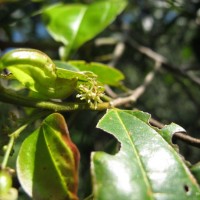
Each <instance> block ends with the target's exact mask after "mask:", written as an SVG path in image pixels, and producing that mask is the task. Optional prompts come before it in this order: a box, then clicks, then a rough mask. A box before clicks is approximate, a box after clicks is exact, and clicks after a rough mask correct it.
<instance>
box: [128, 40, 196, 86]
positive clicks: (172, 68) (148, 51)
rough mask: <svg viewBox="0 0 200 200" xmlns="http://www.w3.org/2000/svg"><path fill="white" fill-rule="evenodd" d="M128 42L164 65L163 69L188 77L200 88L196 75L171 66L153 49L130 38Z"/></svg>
mask: <svg viewBox="0 0 200 200" xmlns="http://www.w3.org/2000/svg"><path fill="white" fill-rule="evenodd" d="M126 41H127V43H128V44H130V45H131V46H132V47H133V48H134V49H136V50H137V51H139V52H140V53H142V54H144V55H146V56H147V57H149V58H151V59H152V60H154V61H157V62H160V63H161V64H162V67H163V68H165V69H166V70H168V71H170V72H172V73H173V74H175V75H178V76H182V77H186V78H188V79H189V80H190V81H192V82H193V83H195V84H196V85H198V86H200V79H199V78H198V77H197V76H195V75H194V74H191V73H187V72H186V71H184V70H181V69H180V68H178V67H175V66H174V65H172V64H170V63H169V62H168V61H167V59H166V58H165V57H164V56H162V55H160V54H158V53H156V52H155V51H153V50H152V49H150V48H148V47H145V46H142V45H140V44H138V43H137V42H136V41H134V40H133V39H132V38H130V37H128V38H127V39H126Z"/></svg>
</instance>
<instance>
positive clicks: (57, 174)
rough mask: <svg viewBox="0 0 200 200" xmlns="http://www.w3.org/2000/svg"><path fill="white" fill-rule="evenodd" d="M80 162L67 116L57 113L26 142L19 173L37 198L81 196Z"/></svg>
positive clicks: (20, 155) (75, 197)
mask: <svg viewBox="0 0 200 200" xmlns="http://www.w3.org/2000/svg"><path fill="white" fill-rule="evenodd" d="M78 162H79V152H78V150H77V148H76V146H75V145H74V144H73V143H72V141H71V139H70V137H69V132H68V129H67V125H66V123H65V121H64V118H63V117H62V115H60V114H57V113H55V114H52V115H50V116H48V117H47V118H46V119H45V120H44V121H43V123H42V125H41V127H40V128H38V129H37V130H36V131H34V132H33V133H32V134H31V135H30V136H28V137H27V138H26V139H25V141H24V142H23V144H22V146H21V149H20V152H19V155H18V159H17V175H18V178H19V181H20V183H21V185H22V187H23V189H24V190H25V191H26V192H27V193H28V194H29V195H30V196H32V197H33V198H34V199H51V200H59V199H60V200H62V199H63V200H64V199H65V200H67V199H68V200H77V199H78V197H77V195H76V193H77V184H78V171H77V170H78Z"/></svg>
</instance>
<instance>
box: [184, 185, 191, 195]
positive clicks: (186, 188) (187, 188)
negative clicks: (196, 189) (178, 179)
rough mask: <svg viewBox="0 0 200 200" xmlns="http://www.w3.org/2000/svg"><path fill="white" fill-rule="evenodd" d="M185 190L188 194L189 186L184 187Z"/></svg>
mask: <svg viewBox="0 0 200 200" xmlns="http://www.w3.org/2000/svg"><path fill="white" fill-rule="evenodd" d="M184 190H185V192H186V193H188V192H189V190H190V188H189V186H188V185H184Z"/></svg>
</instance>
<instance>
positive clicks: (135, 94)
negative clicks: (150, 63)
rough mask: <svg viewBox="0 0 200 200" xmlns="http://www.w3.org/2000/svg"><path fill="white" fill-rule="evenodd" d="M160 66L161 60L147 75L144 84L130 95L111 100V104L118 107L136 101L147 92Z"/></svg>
mask: <svg viewBox="0 0 200 200" xmlns="http://www.w3.org/2000/svg"><path fill="white" fill-rule="evenodd" d="M160 66H161V64H160V62H158V61H156V63H155V67H154V70H153V71H150V72H149V73H148V74H147V75H146V77H145V79H144V82H143V84H142V85H140V86H139V87H137V88H136V89H135V90H133V91H132V92H131V94H130V95H129V96H128V97H121V98H120V97H119V98H117V99H114V100H113V101H112V102H111V105H112V106H115V107H118V106H121V105H125V104H127V103H130V102H136V101H137V99H138V98H139V97H140V96H141V95H142V94H143V93H144V92H145V90H146V88H147V87H148V86H149V84H150V83H151V82H152V80H153V79H154V76H155V73H156V72H157V71H158V70H159V68H160Z"/></svg>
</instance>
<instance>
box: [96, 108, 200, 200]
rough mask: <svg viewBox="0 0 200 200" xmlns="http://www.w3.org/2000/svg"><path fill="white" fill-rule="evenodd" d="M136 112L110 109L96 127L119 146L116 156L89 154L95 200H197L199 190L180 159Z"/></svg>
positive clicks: (144, 115) (140, 114)
mask: <svg viewBox="0 0 200 200" xmlns="http://www.w3.org/2000/svg"><path fill="white" fill-rule="evenodd" d="M149 117H150V116H149V115H148V114H145V113H143V112H139V111H135V112H134V111H123V110H117V109H112V110H109V111H108V112H107V113H106V115H105V116H104V117H103V118H102V119H101V120H100V121H99V123H98V127H99V128H101V129H103V130H104V131H106V132H108V133H110V134H112V135H114V136H115V137H116V138H117V140H118V141H119V142H120V144H121V149H120V151H119V152H118V153H117V154H116V155H109V154H106V153H104V152H95V153H93V154H92V175H93V188H94V196H95V199H97V200H99V199H103V200H109V199H123V200H126V199H127V200H130V199H131V200H139V199H140V200H146V199H152V200H153V199H156V200H161V199H162V200H163V199H165V200H172V199H177V198H178V199H181V200H188V199H193V200H198V199H200V189H199V186H198V184H197V182H196V180H195V178H194V177H193V176H192V174H191V173H190V171H189V169H188V168H187V166H186V165H185V163H184V162H183V161H182V158H181V157H180V156H179V155H178V153H177V152H176V151H175V150H174V148H173V147H172V146H171V145H169V143H168V142H166V141H165V140H164V139H163V137H162V136H161V135H160V134H159V133H158V132H157V131H156V130H155V129H154V128H152V127H151V126H150V125H149V124H148V118H149Z"/></svg>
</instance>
